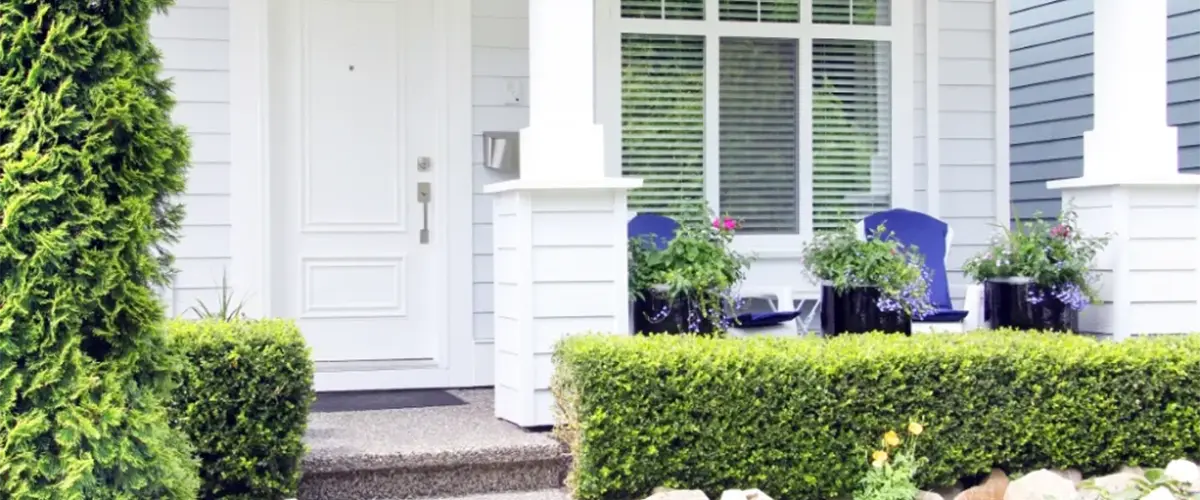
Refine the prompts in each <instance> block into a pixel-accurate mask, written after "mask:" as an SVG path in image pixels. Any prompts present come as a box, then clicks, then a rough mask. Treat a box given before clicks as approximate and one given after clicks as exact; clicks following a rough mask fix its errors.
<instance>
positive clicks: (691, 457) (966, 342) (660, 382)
mask: <svg viewBox="0 0 1200 500" xmlns="http://www.w3.org/2000/svg"><path fill="white" fill-rule="evenodd" d="M555 362H556V365H557V366H556V368H557V369H556V373H555V377H554V390H555V394H556V396H557V398H558V403H559V406H560V408H559V412H560V419H561V421H560V424H561V425H560V426H559V427H558V429H557V432H558V433H559V435H560V436H561V437H562V438H563V439H564V440H565V441H566V442H567V443H568V445H569V446H570V447H571V451H572V455H573V457H574V464H573V470H572V471H571V474H570V477H569V486H570V487H571V488H572V490H573V493H574V494H575V498H578V499H580V500H597V499H617V498H630V497H636V496H637V495H645V494H646V493H648V492H650V491H651V490H652V489H653V488H655V487H658V486H665V487H669V488H699V489H703V490H705V491H706V492H708V493H710V494H716V493H719V492H720V491H722V490H723V489H725V488H760V489H762V490H763V491H765V492H766V493H767V494H769V495H771V496H772V497H774V498H840V497H845V496H847V495H851V494H852V493H853V492H854V490H855V489H856V488H857V487H858V486H859V480H860V479H861V478H862V472H863V463H864V460H865V459H866V457H869V456H870V454H871V452H872V451H875V448H874V447H873V446H872V443H873V442H874V441H875V440H876V439H878V436H879V432H880V430H881V429H898V428H900V426H903V425H905V424H906V423H907V422H908V421H909V419H914V420H916V421H919V422H922V423H923V424H924V426H925V428H924V431H925V432H926V433H927V434H928V436H930V437H929V438H928V439H923V440H922V441H921V455H922V456H923V457H924V458H926V459H927V460H928V461H927V462H926V463H925V464H924V465H922V466H921V468H920V470H919V471H918V473H917V484H918V485H922V486H939V485H946V484H950V483H953V482H954V481H956V480H958V479H959V478H961V477H965V476H969V475H974V474H980V473H985V472H987V471H989V470H990V469H991V468H992V467H993V466H996V467H1002V468H1005V469H1006V470H1035V469H1039V468H1052V469H1065V468H1069V467H1076V468H1079V469H1080V470H1082V471H1083V472H1085V473H1094V472H1102V471H1107V470H1113V469H1116V468H1117V467H1119V466H1121V465H1125V464H1130V465H1139V464H1161V463H1166V462H1167V461H1169V460H1171V459H1174V458H1177V457H1184V456H1198V455H1200V439H1197V437H1196V436H1197V435H1200V405H1196V404H1195V401H1198V400H1200V336H1196V335H1193V336H1172V337H1153V338H1136V339H1132V340H1129V341H1125V342H1120V343H1111V342H1110V343H1101V342H1098V341H1096V340H1093V339H1090V338H1086V337H1079V336H1073V335H1063V334H1049V333H1021V332H1010V331H992V332H981V333H973V334H964V335H917V336H913V337H898V336H889V335H883V334H867V335H851V336H845V337H838V338H835V339H828V340H827V339H818V338H755V339H710V338H695V337H687V336H656V337H618V336H599V335H593V336H576V337H571V338H568V339H566V340H564V341H563V343H561V344H560V345H559V346H558V349H557V351H556V353H555Z"/></svg>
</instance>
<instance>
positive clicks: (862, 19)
mask: <svg viewBox="0 0 1200 500" xmlns="http://www.w3.org/2000/svg"><path fill="white" fill-rule="evenodd" d="M812 4H813V5H812V16H813V22H814V23H817V24H865V25H879V26H888V25H890V24H892V9H891V5H892V2H891V0H812Z"/></svg>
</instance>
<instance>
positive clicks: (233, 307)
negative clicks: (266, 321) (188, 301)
mask: <svg viewBox="0 0 1200 500" xmlns="http://www.w3.org/2000/svg"><path fill="white" fill-rule="evenodd" d="M244 308H245V300H239V301H236V302H235V301H234V297H233V289H231V288H230V287H229V283H228V281H227V280H226V277H225V275H224V274H222V275H221V293H220V295H218V296H217V305H216V306H214V307H208V303H206V302H204V300H203V299H196V305H194V306H192V307H189V308H188V311H189V312H191V313H192V314H195V315H196V317H198V318H200V319H215V320H219V321H236V320H239V319H244V318H245V317H246V315H245V314H244V313H243V312H242V309H244Z"/></svg>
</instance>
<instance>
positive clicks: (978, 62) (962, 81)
mask: <svg viewBox="0 0 1200 500" xmlns="http://www.w3.org/2000/svg"><path fill="white" fill-rule="evenodd" d="M938 8H939V16H938V17H939V29H938V32H939V38H940V39H939V40H938V50H939V54H940V56H941V57H940V58H939V61H940V62H939V71H938V78H939V80H940V82H939V83H940V85H939V91H938V100H939V108H940V109H939V113H938V119H939V120H938V121H939V123H940V129H941V130H940V132H941V140H940V141H939V143H940V145H941V148H940V156H941V158H940V163H941V168H940V170H939V172H940V174H941V175H940V183H939V184H940V191H941V214H942V219H943V220H945V221H946V222H948V223H949V224H950V226H951V227H953V228H954V244H953V247H952V248H951V249H950V255H949V259H948V260H949V262H948V264H947V270H948V271H949V276H950V285H951V286H950V294H951V295H952V296H953V298H954V299H955V300H956V301H958V300H961V299H962V297H963V294H964V291H965V289H966V287H965V279H964V278H963V276H962V264H963V262H965V261H966V260H967V259H968V258H969V257H970V256H971V255H974V254H975V253H977V252H979V250H980V249H981V248H982V247H983V246H984V245H986V244H987V242H988V240H989V239H990V238H991V235H992V231H993V230H994V229H995V224H996V206H997V203H996V202H995V197H996V196H997V193H996V126H995V123H996V116H995V114H996V74H997V73H996V56H995V54H996V50H995V49H996V46H995V44H996V43H997V38H996V31H995V26H996V23H995V15H994V12H995V5H994V0H941V1H940V2H939V4H938ZM1002 36H1004V37H1005V38H1006V39H1007V36H1008V34H1007V33H1003V34H1002ZM1004 71H1008V69H1007V68H1005V69H1004ZM1005 112H1007V110H1005ZM1005 146H1006V147H1007V145H1005ZM921 150H922V151H923V150H924V147H922V148H921ZM922 157H923V156H922ZM1004 168H1007V166H1004ZM922 180H923V179H921V180H919V181H918V182H921V181H922Z"/></svg>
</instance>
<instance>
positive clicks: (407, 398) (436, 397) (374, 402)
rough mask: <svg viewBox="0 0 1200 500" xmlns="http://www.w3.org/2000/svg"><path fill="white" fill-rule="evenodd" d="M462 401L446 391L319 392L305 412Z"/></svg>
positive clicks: (446, 404)
mask: <svg viewBox="0 0 1200 500" xmlns="http://www.w3.org/2000/svg"><path fill="white" fill-rule="evenodd" d="M465 404H467V402H466V401H463V400H462V399H459V398H458V397H457V396H455V395H453V394H450V393H449V392H446V391H438V390H395V391H354V392H321V393H317V400H316V401H314V402H313V404H312V408H310V409H309V411H311V412H313V413H334V412H345V411H374V410H404V409H409V408H430V407H434V406H457V405H465Z"/></svg>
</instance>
